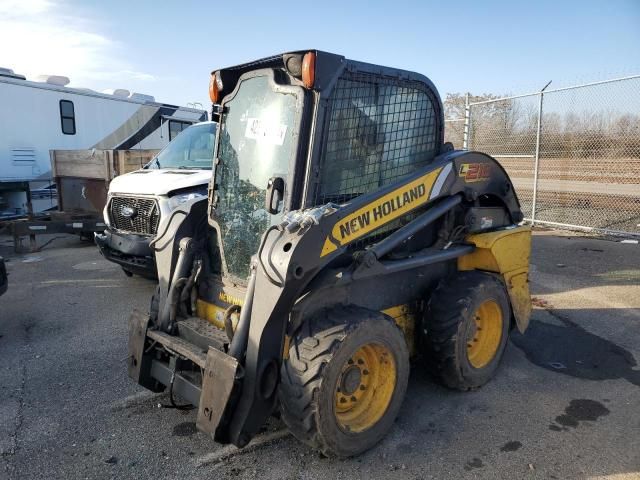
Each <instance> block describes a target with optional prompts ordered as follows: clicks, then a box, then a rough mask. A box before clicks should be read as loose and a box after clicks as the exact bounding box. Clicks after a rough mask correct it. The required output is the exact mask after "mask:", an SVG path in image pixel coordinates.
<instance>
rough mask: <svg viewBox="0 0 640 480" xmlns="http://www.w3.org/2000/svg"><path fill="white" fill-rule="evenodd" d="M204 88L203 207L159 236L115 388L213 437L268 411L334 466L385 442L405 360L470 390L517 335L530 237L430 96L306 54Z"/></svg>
mask: <svg viewBox="0 0 640 480" xmlns="http://www.w3.org/2000/svg"><path fill="white" fill-rule="evenodd" d="M209 93H210V96H211V100H212V102H213V103H214V113H215V114H216V116H217V117H219V121H220V124H219V125H220V126H219V135H218V139H217V141H216V146H215V149H214V171H213V175H212V178H211V182H210V186H209V193H208V200H206V201H204V200H193V201H191V202H187V203H184V204H183V205H182V206H180V207H179V208H178V209H176V210H175V211H174V212H173V213H172V215H171V216H170V217H168V218H166V219H165V220H164V221H163V223H162V224H161V225H160V227H159V233H158V235H157V237H156V239H155V240H154V242H153V248H154V249H155V255H156V260H157V265H158V274H159V285H158V288H157V291H156V294H155V295H154V296H153V299H152V301H151V308H150V312H149V314H143V313H140V312H134V313H133V314H132V316H131V319H130V330H129V355H130V356H129V366H128V368H129V375H130V376H131V377H132V378H133V379H134V380H135V381H136V382H138V383H139V384H140V385H143V386H144V387H146V388H148V389H150V390H152V391H164V390H166V391H168V393H169V397H170V399H171V402H172V403H173V404H174V405H176V406H181V405H179V404H178V402H180V403H182V404H183V405H187V404H190V405H193V406H195V407H197V409H198V411H197V427H198V428H199V429H200V430H201V431H203V432H206V433H208V434H210V435H211V436H212V437H213V438H215V439H216V440H217V441H219V442H222V443H232V444H234V445H236V446H238V447H243V446H245V445H246V444H247V443H248V442H249V441H250V440H251V438H252V437H253V436H254V435H255V434H256V433H257V432H258V431H259V430H260V428H261V426H263V424H264V422H265V421H266V420H267V419H268V417H269V416H270V415H272V414H275V413H276V412H278V411H279V412H280V415H281V418H282V420H283V421H284V422H285V424H286V425H287V427H288V428H289V429H290V430H291V431H292V432H293V434H294V435H295V436H296V437H297V438H298V439H300V440H301V441H303V442H305V443H307V444H308V445H310V446H312V447H314V448H316V449H318V450H320V451H322V452H323V453H325V454H327V455H336V456H342V457H345V456H351V455H356V454H358V453H360V452H363V451H364V450H366V449H368V448H370V447H372V446H373V445H374V444H375V443H376V442H378V441H379V440H380V439H381V438H382V437H383V436H384V435H385V433H386V432H387V431H388V430H389V429H390V427H391V425H392V423H393V421H394V419H395V417H396V415H397V414H398V411H399V409H400V407H401V404H402V401H403V397H404V395H405V390H406V386H407V379H408V376H409V368H410V361H411V360H412V359H415V361H414V365H415V367H414V368H427V369H429V370H430V371H431V372H432V373H433V374H434V376H435V377H436V378H437V379H438V380H439V381H441V382H442V383H444V384H445V385H447V386H449V387H452V388H455V389H460V390H470V389H474V388H477V387H480V386H481V385H483V384H484V383H486V382H487V381H488V380H489V379H490V378H491V377H492V375H493V374H494V373H495V371H496V368H497V366H498V363H499V361H500V358H501V356H502V353H503V351H504V348H505V343H506V341H507V336H508V334H509V330H510V329H511V328H514V327H515V328H518V329H519V330H520V331H522V332H524V330H525V329H526V327H527V324H528V320H529V316H530V311H531V304H530V297H529V287H528V268H529V252H530V242H531V238H530V235H531V233H530V229H529V227H526V226H521V225H519V224H520V222H521V221H522V219H523V215H522V213H521V210H520V204H519V202H518V199H517V197H516V193H515V192H514V189H513V184H512V183H511V181H510V180H509V177H508V176H507V174H506V172H505V171H504V169H503V168H502V167H501V166H500V164H498V163H497V162H496V161H495V160H494V159H492V158H491V157H489V156H487V155H485V154H482V153H477V152H468V151H455V150H453V148H452V146H451V145H450V144H446V143H444V134H443V128H444V125H443V123H444V121H443V111H442V103H441V100H440V98H439V95H438V92H437V90H436V88H435V87H434V85H433V84H432V83H431V82H430V81H429V80H428V79H427V78H426V77H424V76H422V75H419V74H417V73H413V72H408V71H403V70H397V69H393V68H387V67H383V66H378V65H371V64H367V63H362V62H357V61H352V60H348V59H346V58H344V57H342V56H339V55H335V54H331V53H326V52H322V51H317V50H311V51H296V52H290V53H286V54H283V55H276V56H273V57H269V58H265V59H261V60H257V61H254V62H251V63H246V64H243V65H239V66H235V67H231V68H225V69H221V70H217V71H215V72H214V73H213V74H212V77H211V83H210V86H209ZM178 398H179V399H180V400H178Z"/></svg>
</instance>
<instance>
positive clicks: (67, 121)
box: [60, 100, 76, 135]
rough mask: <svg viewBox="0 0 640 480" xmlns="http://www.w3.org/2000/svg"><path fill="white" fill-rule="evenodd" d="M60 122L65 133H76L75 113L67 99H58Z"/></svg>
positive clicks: (71, 103)
mask: <svg viewBox="0 0 640 480" xmlns="http://www.w3.org/2000/svg"><path fill="white" fill-rule="evenodd" d="M60 124H61V125H62V133H64V134H65V135H75V134H76V114H75V111H74V109H73V102H71V101H69V100H60Z"/></svg>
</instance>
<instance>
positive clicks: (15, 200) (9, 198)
mask: <svg viewBox="0 0 640 480" xmlns="http://www.w3.org/2000/svg"><path fill="white" fill-rule="evenodd" d="M38 80H41V81H30V80H26V79H25V77H24V76H22V75H18V74H15V73H13V71H12V70H10V69H4V68H0V105H1V106H2V108H0V125H1V128H0V218H2V212H3V211H4V212H5V215H7V214H9V215H10V214H14V215H15V214H24V213H26V208H27V196H26V193H25V192H21V191H19V190H20V189H23V188H24V186H25V185H30V186H31V189H32V191H33V193H34V195H33V203H34V211H36V212H37V211H39V210H44V209H47V208H51V207H54V206H55V204H56V203H55V195H46V194H45V195H44V196H43V195H42V193H43V192H46V191H47V187H49V186H50V185H51V183H52V182H51V163H50V157H49V150H76V149H78V150H80V149H92V148H96V149H118V150H120V149H123V150H125V149H126V150H132V149H161V148H163V147H164V146H165V145H166V144H167V143H169V141H170V140H171V139H172V138H174V137H175V136H176V135H177V134H178V133H180V132H181V131H182V130H183V129H184V128H186V127H188V126H189V125H191V124H192V123H196V122H201V121H204V120H207V113H206V111H204V110H198V109H194V108H188V107H178V106H174V105H168V104H164V103H157V102H156V101H155V99H154V98H153V97H152V96H149V95H143V94H139V93H130V92H129V91H128V90H124V89H117V90H113V91H107V92H106V93H105V92H103V93H100V92H96V91H93V90H90V89H85V88H70V87H67V86H66V85H67V84H68V83H69V79H68V78H67V77H61V76H43V77H38ZM38 187H40V188H38ZM42 187H45V188H42ZM39 194H40V195H39ZM39 199H40V200H39ZM38 203H39V204H40V205H38ZM38 207H40V208H38Z"/></svg>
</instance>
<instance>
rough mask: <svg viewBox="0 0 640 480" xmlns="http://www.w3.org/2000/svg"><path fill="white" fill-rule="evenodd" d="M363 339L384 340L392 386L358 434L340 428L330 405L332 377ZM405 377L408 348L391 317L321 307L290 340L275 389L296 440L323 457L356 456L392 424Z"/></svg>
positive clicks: (360, 311)
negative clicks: (380, 410) (374, 418)
mask: <svg viewBox="0 0 640 480" xmlns="http://www.w3.org/2000/svg"><path fill="white" fill-rule="evenodd" d="M368 342H378V343H384V344H386V346H387V347H388V348H389V349H390V351H391V352H392V353H393V355H394V359H395V362H396V386H395V389H394V392H393V394H392V397H391V400H390V403H389V406H388V407H387V410H386V412H385V413H384V415H383V416H382V418H380V420H378V422H377V423H375V424H374V425H373V426H371V427H370V428H368V429H367V430H365V431H363V432H359V433H351V432H345V431H344V430H341V429H340V427H339V426H338V424H337V421H336V418H335V414H334V407H333V406H332V402H334V398H335V385H336V381H337V378H338V377H337V376H338V375H339V372H340V371H341V368H342V366H343V365H344V362H345V361H346V360H347V359H348V358H349V357H350V356H351V355H352V354H353V353H354V352H355V351H356V350H357V349H358V348H359V347H360V346H362V345H364V344H365V343H368ZM336 372H337V373H336ZM408 377H409V353H408V349H407V346H406V343H405V340H404V336H403V334H402V331H401V330H400V329H399V328H398V326H397V325H396V324H395V322H394V321H393V319H391V318H390V317H388V316H386V315H384V314H382V313H380V312H375V311H371V310H366V309H363V308H359V307H340V308H334V309H331V310H324V311H323V312H321V313H320V314H319V315H317V316H316V317H314V318H311V319H309V320H307V321H306V322H305V323H304V324H303V325H302V327H301V328H300V329H299V330H298V332H297V333H296V334H295V335H294V336H293V338H292V339H291V342H290V348H289V358H288V359H286V360H285V361H283V364H282V371H281V382H280V387H279V398H280V405H281V415H282V419H283V421H284V422H285V424H286V425H287V427H288V428H289V430H290V431H291V432H292V433H293V434H294V436H295V437H296V438H298V439H299V440H300V441H302V442H304V443H306V444H307V445H309V446H311V447H313V448H315V449H317V450H319V451H321V452H322V453H323V454H325V455H327V456H330V455H334V456H338V457H349V456H352V455H357V454H359V453H361V452H363V451H365V450H368V449H369V448H371V447H372V446H374V445H375V444H376V443H378V442H379V441H380V440H381V439H382V438H383V437H384V436H385V434H386V433H387V431H388V430H389V429H390V428H391V426H392V425H393V422H394V420H395V418H396V416H397V414H398V411H399V409H400V407H401V405H402V401H403V399H404V394H405V392H406V387H407V382H408Z"/></svg>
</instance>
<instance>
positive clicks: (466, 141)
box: [462, 92, 471, 150]
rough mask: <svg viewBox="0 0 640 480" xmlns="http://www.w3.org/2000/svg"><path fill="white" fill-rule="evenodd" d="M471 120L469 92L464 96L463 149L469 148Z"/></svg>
mask: <svg viewBox="0 0 640 480" xmlns="http://www.w3.org/2000/svg"><path fill="white" fill-rule="evenodd" d="M470 121H471V107H470V106H469V92H467V94H466V95H465V96H464V132H463V136H462V149H463V150H469V123H470Z"/></svg>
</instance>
